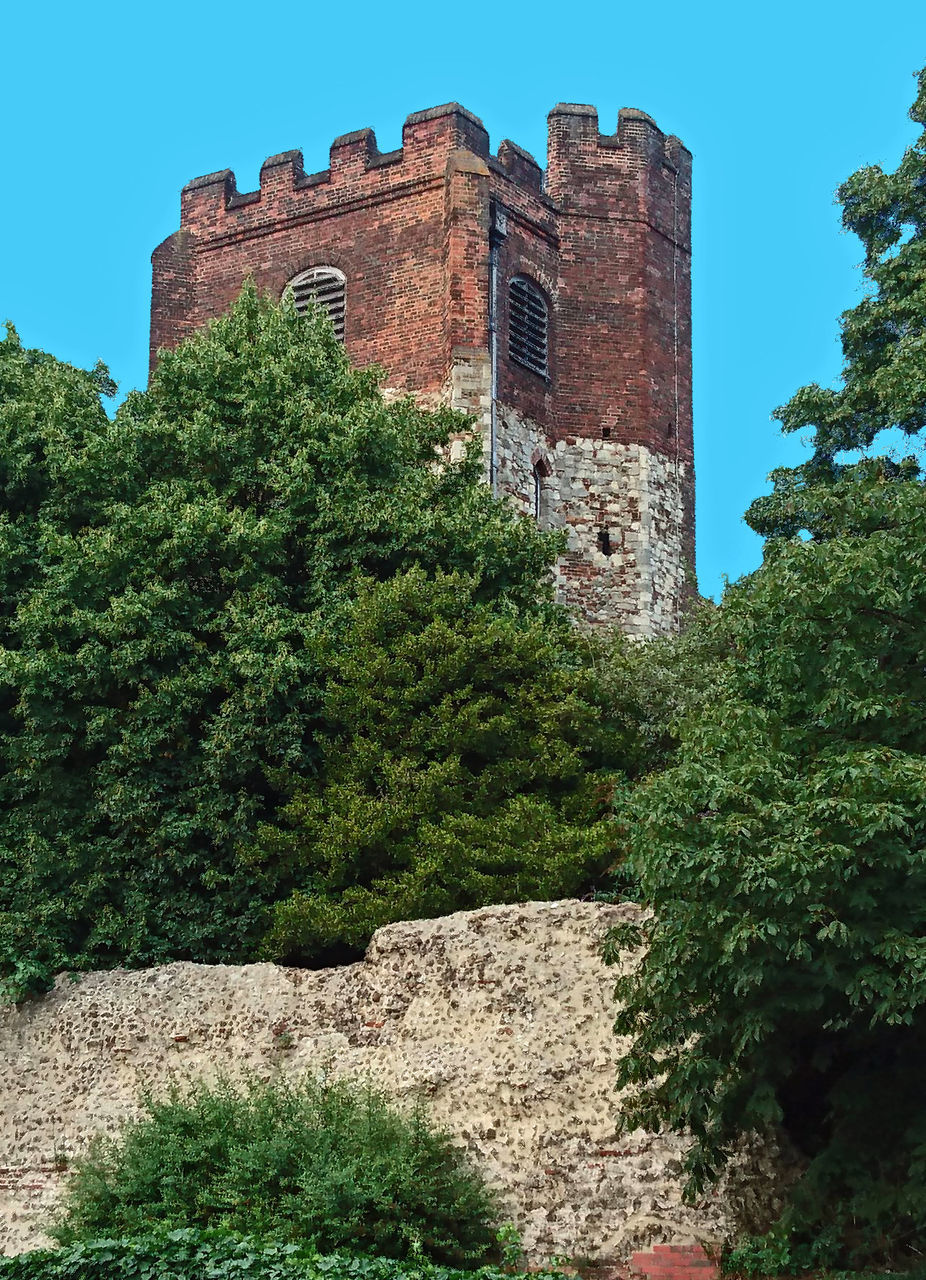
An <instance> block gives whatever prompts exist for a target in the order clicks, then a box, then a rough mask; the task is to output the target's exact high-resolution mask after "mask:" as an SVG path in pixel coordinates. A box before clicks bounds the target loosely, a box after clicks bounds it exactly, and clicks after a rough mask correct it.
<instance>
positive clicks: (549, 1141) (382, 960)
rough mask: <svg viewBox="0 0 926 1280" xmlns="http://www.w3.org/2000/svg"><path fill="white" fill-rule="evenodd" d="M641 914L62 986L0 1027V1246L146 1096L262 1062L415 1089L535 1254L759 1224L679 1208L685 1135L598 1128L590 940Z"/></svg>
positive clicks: (377, 942)
mask: <svg viewBox="0 0 926 1280" xmlns="http://www.w3.org/2000/svg"><path fill="white" fill-rule="evenodd" d="M636 910H637V908H635V907H633V906H631V905H620V906H610V905H603V904H596V903H585V902H558V903H531V904H527V905H519V906H509V907H495V908H487V909H484V910H481V911H473V912H466V913H459V914H457V915H453V916H449V917H446V918H444V919H441V920H430V921H419V922H416V923H411V924H396V925H391V926H389V927H387V928H385V929H381V930H380V931H379V932H378V933H377V934H376V936H375V937H374V939H373V941H372V942H371V943H370V946H369V949H368V951H367V955H366V958H365V959H364V960H363V961H362V962H361V963H358V964H354V965H349V966H345V967H343V968H339V969H331V970H325V971H317V972H316V971H307V970H299V969H286V968H279V967H277V966H275V965H271V964H257V965H249V966H240V967H235V966H225V965H217V966H208V965H198V964H172V965H167V966H165V967H163V968H158V969H150V970H142V971H134V972H133V971H126V970H117V971H115V972H110V973H92V974H86V975H83V976H82V977H81V978H80V979H79V980H77V981H73V980H71V979H69V978H67V977H62V978H60V979H59V980H58V983H57V985H56V986H55V989H54V991H52V992H51V993H50V994H49V995H48V996H46V997H44V998H43V999H40V1000H36V1001H34V1002H30V1003H27V1004H24V1005H22V1006H19V1007H16V1008H10V1009H8V1010H6V1011H4V1012H3V1013H2V1015H0V1152H2V1153H3V1154H2V1165H3V1168H2V1170H0V1247H2V1249H3V1250H4V1251H5V1252H16V1251H19V1250H21V1249H24V1248H28V1247H33V1246H35V1245H36V1244H38V1243H40V1242H41V1240H42V1236H41V1223H42V1221H43V1215H44V1214H46V1213H47V1212H48V1210H49V1207H50V1206H51V1205H52V1204H53V1203H54V1200H55V1197H56V1195H57V1193H58V1189H59V1187H60V1185H61V1183H62V1180H63V1179H64V1178H66V1176H67V1174H66V1164H67V1160H68V1157H69V1156H71V1155H73V1153H75V1152H78V1151H80V1150H81V1149H82V1148H83V1147H84V1145H85V1144H86V1142H87V1140H88V1138H89V1137H90V1135H91V1134H92V1133H95V1132H100V1131H102V1132H107V1133H112V1132H114V1131H116V1130H117V1129H118V1127H119V1125H120V1124H121V1123H122V1122H123V1120H124V1119H125V1118H126V1117H127V1116H130V1115H132V1114H134V1113H135V1111H136V1107H137V1102H138V1099H139V1096H140V1094H141V1093H142V1092H143V1091H144V1090H146V1089H147V1090H155V1091H157V1090H161V1089H164V1088H165V1087H166V1086H167V1085H168V1084H170V1083H171V1082H175V1081H184V1080H187V1079H190V1078H195V1077H200V1076H214V1075H215V1074H216V1073H221V1074H232V1075H234V1074H235V1073H239V1072H256V1073H257V1074H258V1075H260V1076H264V1077H269V1076H270V1075H271V1074H272V1073H273V1072H275V1071H277V1070H283V1071H285V1072H292V1073H300V1072H306V1071H314V1072H319V1071H326V1072H332V1073H335V1074H338V1075H350V1076H353V1077H360V1078H363V1079H370V1080H372V1081H374V1082H376V1083H377V1084H379V1085H382V1086H383V1087H385V1088H386V1089H387V1090H388V1091H389V1092H390V1093H391V1094H392V1095H393V1096H394V1097H395V1098H397V1099H398V1100H399V1101H400V1102H402V1101H408V1100H411V1099H414V1098H422V1099H424V1101H425V1102H426V1104H427V1106H428V1108H429V1110H430V1112H431V1114H432V1116H433V1118H434V1120H435V1121H436V1122H437V1123H439V1124H441V1125H443V1126H446V1127H447V1128H448V1129H449V1130H450V1131H451V1132H452V1133H453V1134H454V1135H455V1137H456V1138H457V1139H458V1141H459V1142H460V1143H462V1144H463V1145H464V1146H465V1147H466V1148H468V1150H469V1152H470V1153H471V1156H472V1158H473V1160H474V1161H475V1162H476V1163H477V1164H478V1165H479V1167H480V1168H481V1169H482V1170H483V1171H484V1172H485V1174H486V1176H487V1177H488V1178H489V1180H490V1181H491V1182H492V1184H493V1185H494V1186H495V1187H497V1188H498V1190H499V1192H500V1193H501V1195H502V1198H503V1202H504V1207H505V1213H506V1215H507V1216H508V1217H509V1218H510V1219H511V1220H512V1221H514V1222H515V1223H516V1224H517V1226H518V1228H519V1229H520V1231H521V1232H522V1233H523V1240H524V1245H525V1248H526V1251H527V1254H528V1256H529V1257H530V1258H531V1259H533V1260H534V1261H540V1260H542V1259H544V1258H546V1257H549V1256H550V1255H552V1254H565V1255H568V1256H570V1257H575V1258H588V1259H596V1260H614V1259H625V1258H627V1257H628V1256H629V1255H630V1253H631V1251H632V1250H634V1249H640V1248H643V1247H645V1246H647V1245H649V1244H651V1243H653V1242H668V1243H685V1242H695V1241H701V1242H711V1241H715V1240H717V1239H719V1238H720V1237H721V1236H722V1235H723V1234H724V1232H725V1231H727V1230H728V1229H729V1228H730V1226H731V1224H732V1223H734V1222H736V1221H738V1220H739V1219H740V1218H742V1217H744V1216H746V1217H748V1218H751V1217H752V1216H754V1214H755V1213H756V1212H757V1208H756V1204H755V1203H754V1201H753V1200H752V1199H751V1196H750V1193H748V1192H747V1190H746V1184H744V1183H743V1182H742V1181H741V1180H734V1181H733V1182H728V1183H727V1184H726V1185H725V1187H723V1188H722V1189H721V1190H720V1192H718V1193H714V1194H712V1195H710V1196H709V1197H707V1198H705V1199H704V1200H703V1201H702V1202H701V1203H699V1204H697V1205H695V1206H693V1207H689V1206H684V1205H683V1204H682V1201H681V1183H680V1180H679V1171H680V1161H681V1158H682V1155H683V1150H684V1143H683V1142H682V1140H680V1139H678V1138H675V1137H654V1136H653V1135H651V1134H646V1133H642V1132H637V1133H634V1134H632V1135H630V1136H628V1137H622V1138H619V1139H618V1138H617V1137H616V1136H615V1120H616V1116H617V1106H618V1101H617V1098H616V1096H615V1093H614V1072H615V1063H616V1061H617V1057H618V1055H619V1053H620V1052H621V1046H620V1044H619V1043H618V1041H617V1040H616V1039H615V1038H614V1036H613V1034H612V1031H611V1022H612V1013H613V1011H612V1006H611V994H610V993H611V986H612V982H613V977H614V974H613V972H612V971H609V970H607V969H606V968H605V967H604V966H603V964H602V963H601V960H600V957H599V946H600V942H601V938H602V935H603V932H604V930H605V929H606V928H607V927H608V926H609V925H610V924H612V923H614V922H616V921H618V920H621V919H624V918H626V917H627V916H628V915H631V914H633V913H634V912H635V911H636ZM766 1161H767V1158H766ZM769 1185H770V1180H769V1177H768V1173H767V1171H766V1173H765V1174H764V1175H763V1188H764V1193H765V1194H768V1188H769Z"/></svg>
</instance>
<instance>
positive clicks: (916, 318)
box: [746, 68, 926, 538]
mask: <svg viewBox="0 0 926 1280" xmlns="http://www.w3.org/2000/svg"><path fill="white" fill-rule="evenodd" d="M910 118H911V120H913V121H914V122H915V123H916V124H919V125H922V126H924V131H923V132H922V133H921V134H920V136H919V137H918V139H917V140H916V142H915V143H914V144H913V145H912V146H911V147H909V148H908V150H907V151H906V152H905V154H904V157H903V159H902V161H901V163H900V165H899V166H898V168H897V169H896V170H895V171H894V172H893V173H884V172H883V171H882V169H881V168H880V166H878V165H873V166H870V167H868V168H864V169H860V170H859V171H858V172H857V173H855V174H853V175H852V177H851V178H849V180H848V181H847V182H846V183H844V184H843V186H842V187H841V188H840V190H839V199H840V201H841V203H842V222H843V226H844V227H845V228H846V230H848V231H852V232H854V233H855V234H856V235H857V236H858V237H859V238H860V239H861V241H862V244H863V246H864V250H865V264H864V275H865V278H866V282H867V284H868V285H869V289H868V291H867V293H866V295H865V297H864V298H863V299H862V301H861V302H860V303H859V304H858V306H856V307H853V308H852V309H851V310H850V311H847V312H846V313H845V314H844V315H843V317H842V349H843V354H844V356H845V364H844V368H843V377H842V386H841V387H839V388H838V389H835V390H834V389H831V388H828V387H820V386H818V385H816V384H812V385H810V386H807V387H802V388H801V389H800V391H798V392H797V393H796V394H795V395H794V396H793V397H792V398H791V400H790V401H789V402H788V403H787V404H786V405H784V406H783V407H782V408H780V409H779V410H777V417H778V418H779V419H780V421H781V424H782V427H783V429H784V430H785V431H786V432H794V431H804V430H807V429H808V428H809V429H810V439H811V443H812V446H813V454H812V456H811V457H810V459H808V461H807V462H805V463H803V464H801V465H800V466H798V467H783V468H780V469H778V470H776V471H774V472H773V473H772V479H773V481H774V491H773V493H772V494H770V495H768V496H766V497H761V498H757V499H756V501H755V502H754V503H753V504H752V506H751V508H750V509H749V511H748V512H747V515H746V519H747V520H748V522H749V524H750V525H751V526H752V527H753V528H754V529H755V530H756V531H757V532H758V533H761V534H763V535H764V536H765V537H769V538H771V537H793V536H795V535H797V534H798V533H800V532H801V531H802V530H807V531H809V532H810V533H811V534H813V535H814V536H816V537H827V536H831V535H832V534H833V533H838V532H839V531H840V530H841V529H842V528H844V527H845V522H846V520H847V519H848V520H852V519H853V518H854V516H855V499H854V495H853V493H852V491H851V489H848V490H847V491H846V501H845V502H843V503H840V504H837V506H836V508H835V509H834V507H833V505H832V504H828V503H827V504H823V505H821V503H822V496H821V495H822V493H823V492H825V490H826V489H827V488H828V487H829V486H831V485H832V484H834V483H836V482H840V481H841V482H843V483H844V484H847V485H850V484H851V481H852V478H853V475H854V473H855V471H856V470H857V469H858V468H859V466H862V463H860V462H859V461H858V460H857V458H856V460H854V461H853V457H855V455H856V454H857V451H859V450H862V451H864V452H865V454H866V455H868V460H869V461H870V460H871V456H872V452H873V450H874V449H876V448H877V447H878V446H879V445H881V444H882V443H883V440H884V436H883V433H884V432H885V431H887V430H888V429H890V428H894V429H895V430H896V431H899V432H900V433H901V434H902V435H903V436H905V437H906V438H907V439H908V440H909V441H910V442H911V443H912V444H913V445H914V453H913V454H910V455H908V456H907V457H905V458H903V459H900V460H898V459H895V458H893V457H891V456H890V455H887V454H882V455H880V456H878V457H877V466H878V467H879V469H880V471H881V474H883V475H884V476H885V477H886V478H889V479H895V480H903V479H913V478H915V477H916V476H917V475H918V474H919V471H920V467H919V464H918V462H917V460H916V456H915V446H916V443H917V441H916V439H915V437H917V436H918V434H919V433H920V432H922V430H923V428H924V427H926V332H924V323H923V317H924V315H926V68H924V69H923V70H922V71H921V72H920V73H919V93H918V95H917V98H916V101H915V102H914V104H913V106H912V107H911V109H910ZM847 455H848V456H847ZM863 461H864V460H863ZM865 474H868V472H867V468H866V467H864V466H863V479H864V475H865ZM834 520H835V524H834V523H833V522H834Z"/></svg>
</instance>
